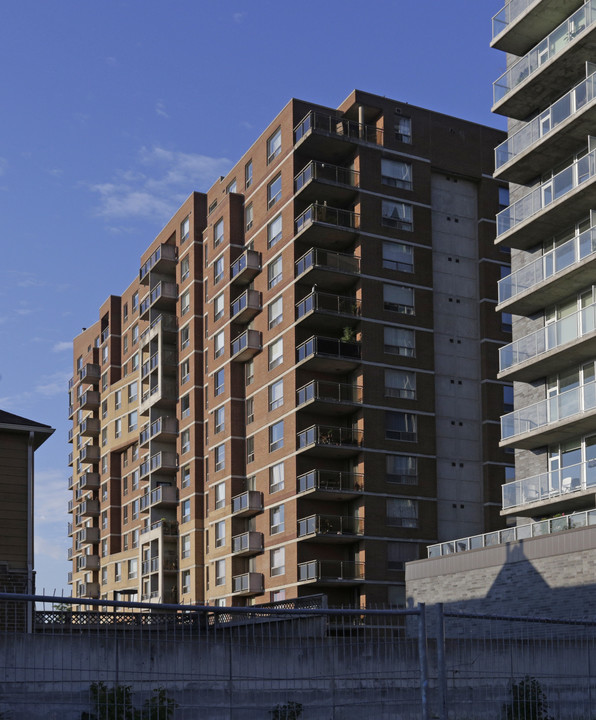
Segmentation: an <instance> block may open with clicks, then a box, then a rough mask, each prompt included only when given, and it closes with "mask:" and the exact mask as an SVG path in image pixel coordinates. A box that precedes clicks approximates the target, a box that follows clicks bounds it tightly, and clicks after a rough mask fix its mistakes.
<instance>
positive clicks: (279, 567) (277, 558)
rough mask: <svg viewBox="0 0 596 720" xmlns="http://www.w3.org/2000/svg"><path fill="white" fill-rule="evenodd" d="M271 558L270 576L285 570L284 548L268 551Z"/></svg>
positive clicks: (282, 572) (280, 573)
mask: <svg viewBox="0 0 596 720" xmlns="http://www.w3.org/2000/svg"><path fill="white" fill-rule="evenodd" d="M270 558H271V577H275V575H283V574H284V573H285V571H286V567H285V565H286V549H285V548H276V549H275V550H272V551H271V553H270Z"/></svg>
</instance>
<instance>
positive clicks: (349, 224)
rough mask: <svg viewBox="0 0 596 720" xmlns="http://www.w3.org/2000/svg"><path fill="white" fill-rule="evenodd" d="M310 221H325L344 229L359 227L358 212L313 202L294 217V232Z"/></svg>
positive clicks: (302, 228) (307, 224) (305, 226)
mask: <svg viewBox="0 0 596 720" xmlns="http://www.w3.org/2000/svg"><path fill="white" fill-rule="evenodd" d="M312 223H325V224H326V225H334V226H335V227H339V228H345V229H346V230H357V229H358V228H359V227H360V214H359V213H357V212H354V211H353V210H343V209H341V208H334V207H330V206H329V205H320V204H319V203H313V204H312V205H310V206H309V207H307V208H306V210H305V211H304V212H303V213H302V214H300V215H299V216H298V217H297V218H296V234H298V233H299V232H301V231H302V230H304V229H305V228H307V227H308V226H309V225H311V224H312Z"/></svg>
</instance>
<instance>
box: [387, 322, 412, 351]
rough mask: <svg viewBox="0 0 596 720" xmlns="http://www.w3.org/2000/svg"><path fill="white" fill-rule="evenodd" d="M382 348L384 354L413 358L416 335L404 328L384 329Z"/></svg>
mask: <svg viewBox="0 0 596 720" xmlns="http://www.w3.org/2000/svg"><path fill="white" fill-rule="evenodd" d="M384 348H385V352H386V353H390V354H392V355H402V356H403V357H415V355H416V334H415V332H414V330H406V328H394V327H386V328H385V329H384Z"/></svg>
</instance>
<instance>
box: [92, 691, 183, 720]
mask: <svg viewBox="0 0 596 720" xmlns="http://www.w3.org/2000/svg"><path fill="white" fill-rule="evenodd" d="M89 692H90V694H91V707H92V709H93V712H90V713H88V712H84V713H83V714H82V715H81V720H170V719H171V718H172V717H173V715H174V710H175V709H176V708H177V707H178V703H177V702H176V701H175V700H174V699H173V698H171V697H169V696H168V694H167V691H166V690H165V688H162V687H158V688H155V689H154V690H153V695H152V696H151V697H150V698H148V699H147V700H145V702H144V703H143V707H142V708H141V709H137V708H135V707H134V705H133V702H132V690H131V687H130V685H114V686H113V687H108V686H107V685H106V684H105V683H102V682H98V683H92V684H91V687H90V688H89Z"/></svg>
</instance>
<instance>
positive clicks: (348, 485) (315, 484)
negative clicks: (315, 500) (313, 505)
mask: <svg viewBox="0 0 596 720" xmlns="http://www.w3.org/2000/svg"><path fill="white" fill-rule="evenodd" d="M296 479H297V481H298V492H299V493H303V492H309V491H311V490H321V491H323V492H362V489H363V487H364V474H363V473H351V472H342V471H341V470H310V472H307V473H304V474H303V475H299V476H298V477H297V478H296Z"/></svg>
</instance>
